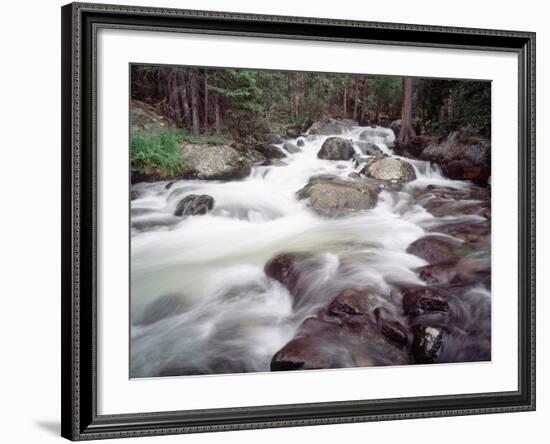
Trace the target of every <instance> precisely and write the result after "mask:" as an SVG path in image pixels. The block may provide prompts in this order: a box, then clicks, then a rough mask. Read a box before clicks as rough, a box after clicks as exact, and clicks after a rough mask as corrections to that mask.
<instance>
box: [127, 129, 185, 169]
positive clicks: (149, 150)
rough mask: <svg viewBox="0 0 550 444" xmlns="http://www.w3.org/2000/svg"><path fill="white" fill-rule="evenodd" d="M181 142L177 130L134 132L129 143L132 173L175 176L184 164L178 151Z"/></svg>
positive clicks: (180, 136) (179, 150)
mask: <svg viewBox="0 0 550 444" xmlns="http://www.w3.org/2000/svg"><path fill="white" fill-rule="evenodd" d="M182 140H183V139H182V135H181V132H180V131H178V130H164V131H159V132H156V133H138V132H135V133H134V134H132V139H131V142H130V149H131V158H132V164H131V169H132V173H133V174H135V173H137V174H144V175H147V176H149V175H155V176H159V177H172V176H175V175H177V174H178V173H179V172H180V171H181V168H182V166H183V163H184V159H183V155H182V153H181V149H180V143H181V142H182Z"/></svg>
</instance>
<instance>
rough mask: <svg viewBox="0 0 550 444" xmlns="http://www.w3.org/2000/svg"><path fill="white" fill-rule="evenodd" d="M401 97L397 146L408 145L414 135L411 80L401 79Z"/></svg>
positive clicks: (407, 78)
mask: <svg viewBox="0 0 550 444" xmlns="http://www.w3.org/2000/svg"><path fill="white" fill-rule="evenodd" d="M402 82H403V95H402V100H401V130H400V131H399V138H398V141H399V144H400V145H402V146H405V145H408V144H409V142H410V141H411V135H413V134H414V129H413V125H412V120H413V119H412V117H413V116H412V114H413V106H412V105H413V103H412V102H413V100H412V78H411V77H403V80H402Z"/></svg>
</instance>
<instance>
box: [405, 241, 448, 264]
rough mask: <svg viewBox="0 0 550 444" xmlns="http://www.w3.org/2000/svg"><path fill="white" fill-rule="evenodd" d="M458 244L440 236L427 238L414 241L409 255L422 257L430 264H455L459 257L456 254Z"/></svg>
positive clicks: (408, 251)
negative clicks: (455, 249)
mask: <svg viewBox="0 0 550 444" xmlns="http://www.w3.org/2000/svg"><path fill="white" fill-rule="evenodd" d="M456 246H457V245H456V243H455V242H452V241H451V240H449V239H445V238H442V237H440V236H426V237H421V238H420V239H417V240H416V241H414V242H413V243H412V244H411V245H409V247H408V248H407V253H409V254H414V255H415V256H418V257H421V258H422V259H424V260H425V261H427V262H428V263H430V264H454V263H455V262H457V261H458V259H459V256H458V255H456V254H455V253H454V248H455V247H456Z"/></svg>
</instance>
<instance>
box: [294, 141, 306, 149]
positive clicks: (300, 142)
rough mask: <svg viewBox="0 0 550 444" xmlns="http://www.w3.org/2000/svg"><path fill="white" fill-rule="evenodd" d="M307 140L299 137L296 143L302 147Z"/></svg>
mask: <svg viewBox="0 0 550 444" xmlns="http://www.w3.org/2000/svg"><path fill="white" fill-rule="evenodd" d="M305 144H306V142H305V141H304V139H298V140H297V141H296V145H298V146H300V147H302V146H305Z"/></svg>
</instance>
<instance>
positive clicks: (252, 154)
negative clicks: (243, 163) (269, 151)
mask: <svg viewBox="0 0 550 444" xmlns="http://www.w3.org/2000/svg"><path fill="white" fill-rule="evenodd" d="M243 154H244V156H245V157H246V158H247V159H248V160H250V162H252V164H253V165H260V164H261V163H262V162H265V160H266V157H265V156H264V155H263V154H262V153H260V152H259V151H258V150H256V149H247V150H244V151H243Z"/></svg>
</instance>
